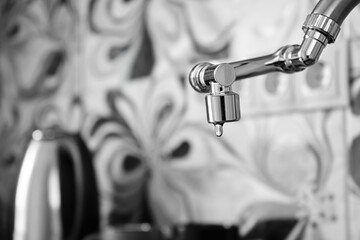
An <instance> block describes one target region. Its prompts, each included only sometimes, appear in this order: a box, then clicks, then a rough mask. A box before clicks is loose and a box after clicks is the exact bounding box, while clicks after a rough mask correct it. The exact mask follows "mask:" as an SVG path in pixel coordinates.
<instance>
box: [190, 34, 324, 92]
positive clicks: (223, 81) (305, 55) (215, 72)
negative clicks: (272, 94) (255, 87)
mask: <svg viewBox="0 0 360 240" xmlns="http://www.w3.org/2000/svg"><path fill="white" fill-rule="evenodd" d="M327 42H328V40H327V37H326V36H325V35H324V34H322V33H321V32H319V31H317V30H308V31H307V32H306V34H305V37H304V40H303V42H302V44H301V45H286V46H284V47H281V48H280V49H278V50H277V51H276V52H274V53H273V54H269V55H265V56H261V57H257V58H251V59H247V60H242V61H236V62H231V63H220V64H211V63H200V64H197V65H195V67H194V68H193V69H192V70H191V72H190V75H189V81H190V84H191V85H192V87H193V88H194V89H195V90H196V91H198V92H202V93H209V92H211V83H214V82H215V83H219V84H220V85H222V86H230V85H231V84H232V83H233V82H234V81H238V80H242V79H245V78H251V77H255V76H259V75H263V74H267V73H271V72H283V73H294V72H299V71H302V70H304V69H305V68H307V67H309V66H311V65H313V64H315V63H316V62H317V61H318V59H319V57H320V55H321V53H322V50H323V49H324V48H325V46H326V44H327Z"/></svg>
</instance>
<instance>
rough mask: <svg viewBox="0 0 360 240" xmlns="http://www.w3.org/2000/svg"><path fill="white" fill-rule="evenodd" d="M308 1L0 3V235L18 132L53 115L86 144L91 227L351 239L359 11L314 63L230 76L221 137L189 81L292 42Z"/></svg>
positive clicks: (19, 145)
mask: <svg viewBox="0 0 360 240" xmlns="http://www.w3.org/2000/svg"><path fill="white" fill-rule="evenodd" d="M315 3H316V2H315V1H313V0H306V1H303V0H302V1H300V0H294V1H286V0H276V1H267V0H255V1H254V0H251V1H250V0H238V1H235V0H232V1H230V0H229V1H220V0H211V1H197V0H192V1H184V0H171V1H170V0H151V1H146V0H132V1H116V0H81V1H75V0H74V1H71V0H68V1H58V0H50V1H43V0H33V1H30V0H28V1H10V0H9V1H1V2H0V7H1V9H2V12H1V13H0V18H1V20H0V22H1V23H2V27H1V29H4V30H1V31H0V143H1V144H0V160H1V161H0V164H1V167H0V200H1V201H0V211H1V212H3V209H5V210H4V213H3V214H1V218H0V232H2V234H3V235H4V236H5V234H10V233H9V232H10V230H11V221H12V220H11V210H10V209H11V207H12V206H13V203H12V200H13V195H14V188H15V183H16V176H17V173H18V169H19V166H20V164H21V156H22V154H23V150H24V148H25V146H26V142H27V141H28V139H29V137H30V133H31V131H32V130H33V129H35V128H39V127H49V126H54V125H58V126H60V127H61V128H63V129H65V130H67V131H71V132H78V133H80V134H81V136H82V137H83V138H84V140H85V141H86V143H87V145H88V147H89V149H90V150H91V152H92V153H93V156H94V159H93V161H94V166H95V168H96V171H97V177H98V182H99V186H100V201H101V212H102V222H101V224H102V226H107V225H116V224H119V223H126V222H141V221H153V222H155V223H158V224H178V223H186V222H206V223H226V224H238V225H239V226H240V227H241V229H242V231H243V232H246V231H247V230H249V229H251V228H252V227H253V226H254V224H256V223H257V222H261V221H265V220H269V219H270V220H271V219H298V224H297V225H296V227H295V228H294V229H293V231H292V233H291V234H293V236H296V237H298V239H306V240H310V239H317V240H320V239H327V240H332V239H334V240H335V239H336V240H338V239H349V240H355V239H359V237H360V231H359V228H358V226H359V224H360V214H359V213H358V212H360V193H359V192H360V170H359V169H360V143H359V142H360V140H359V138H360V121H359V118H360V117H359V114H360V110H359V109H360V75H359V74H360V70H359V69H360V41H359V37H360V28H359V27H358V26H357V24H356V23H357V22H359V20H360V17H359V16H360V10H359V9H356V10H355V11H354V12H353V13H352V14H351V17H350V18H349V19H347V20H346V21H345V22H344V25H343V30H342V32H341V35H340V37H339V38H338V40H337V42H336V43H335V44H333V45H330V46H328V47H327V48H326V50H325V52H324V54H323V56H322V58H321V60H320V62H319V63H318V64H317V65H316V66H314V67H313V68H311V69H308V70H306V71H304V72H301V73H298V74H293V75H281V74H269V75H266V76H261V77H256V78H252V79H247V80H244V81H242V82H241V83H237V84H236V85H237V86H236V91H238V92H240V97H241V105H242V116H243V119H242V120H241V121H240V122H238V123H231V124H227V125H225V127H224V136H223V137H222V138H217V137H215V135H214V133H213V128H212V126H210V125H209V124H207V123H206V118H205V106H204V96H203V95H201V94H198V93H196V92H195V91H193V90H192V89H191V87H190V86H189V84H188V82H187V74H188V72H189V70H190V69H191V67H192V66H193V65H194V64H195V63H197V62H198V61H210V62H217V61H235V60H240V59H245V58H250V57H257V56H260V55H264V54H269V53H272V52H274V51H275V50H277V49H278V48H279V47H281V46H283V45H285V44H299V43H300V42H301V40H302V36H303V33H302V30H301V26H302V23H303V21H304V19H305V17H306V15H307V14H308V13H309V11H310V10H311V9H312V8H313V6H314V5H315ZM9 222H10V223H9ZM9 229H10V230H9ZM0 236H1V235H0ZM6 236H8V235H6Z"/></svg>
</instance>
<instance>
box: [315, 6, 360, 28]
mask: <svg viewBox="0 0 360 240" xmlns="http://www.w3.org/2000/svg"><path fill="white" fill-rule="evenodd" d="M359 3H360V1H359V0H322V1H319V2H318V4H317V5H316V6H315V8H314V9H313V11H312V13H311V14H320V15H324V16H327V17H328V18H331V19H332V20H334V21H335V22H337V23H338V24H339V25H341V24H342V23H343V21H344V19H345V18H346V17H347V16H348V15H349V13H350V12H351V11H352V10H353V9H354V8H355V7H356V5H358V4H359Z"/></svg>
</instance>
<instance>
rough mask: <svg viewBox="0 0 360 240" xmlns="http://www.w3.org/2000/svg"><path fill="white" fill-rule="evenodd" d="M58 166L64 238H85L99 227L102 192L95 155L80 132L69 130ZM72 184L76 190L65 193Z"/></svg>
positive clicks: (60, 153)
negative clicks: (97, 181) (70, 173)
mask: <svg viewBox="0 0 360 240" xmlns="http://www.w3.org/2000/svg"><path fill="white" fill-rule="evenodd" d="M58 166H59V170H60V174H59V175H60V176H59V177H60V192H61V201H62V204H61V210H62V230H63V239H67V240H77V239H82V238H83V237H85V236H86V235H87V234H89V233H93V232H96V231H97V230H98V194H97V186H96V178H95V173H94V169H93V165H92V156H91V154H90V152H89V151H88V149H87V147H86V146H85V144H84V142H83V141H82V139H81V138H80V136H78V135H70V134H69V135H68V136H67V137H65V138H63V139H61V140H60V141H59V144H58ZM69 171H71V172H72V173H73V176H70V175H69ZM62 173H64V174H62ZM71 178H72V179H71ZM71 180H72V181H73V183H71ZM64 183H65V184H64ZM66 183H67V184H66ZM72 185H73V186H72ZM69 188H73V189H72V192H71V189H70V194H64V193H65V192H69ZM71 195H74V196H71Z"/></svg>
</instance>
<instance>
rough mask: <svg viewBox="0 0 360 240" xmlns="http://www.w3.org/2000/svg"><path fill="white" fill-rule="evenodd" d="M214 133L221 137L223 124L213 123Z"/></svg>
mask: <svg viewBox="0 0 360 240" xmlns="http://www.w3.org/2000/svg"><path fill="white" fill-rule="evenodd" d="M215 134H216V136H217V137H221V135H222V134H223V126H222V125H221V124H215Z"/></svg>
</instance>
